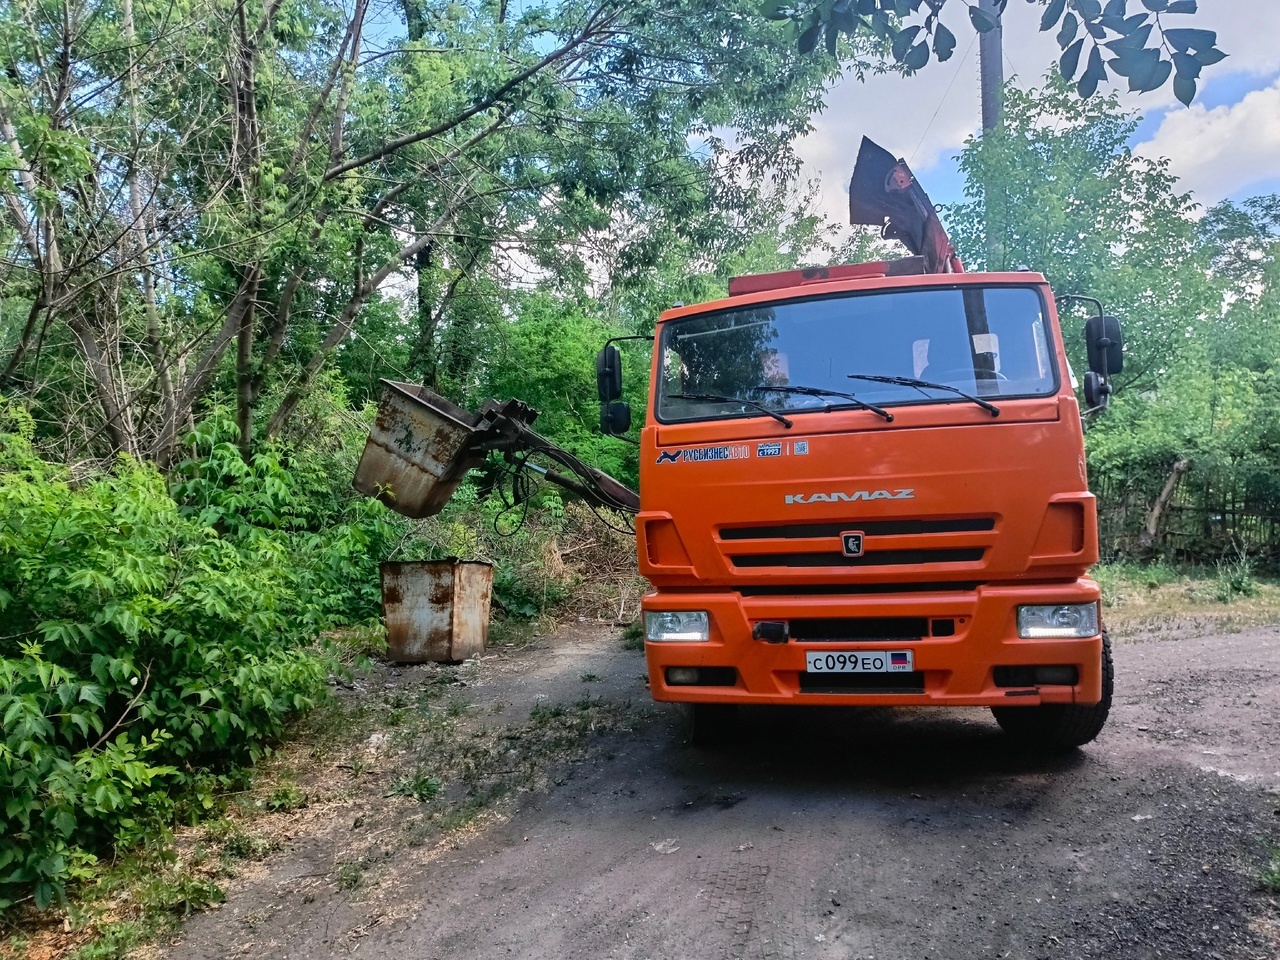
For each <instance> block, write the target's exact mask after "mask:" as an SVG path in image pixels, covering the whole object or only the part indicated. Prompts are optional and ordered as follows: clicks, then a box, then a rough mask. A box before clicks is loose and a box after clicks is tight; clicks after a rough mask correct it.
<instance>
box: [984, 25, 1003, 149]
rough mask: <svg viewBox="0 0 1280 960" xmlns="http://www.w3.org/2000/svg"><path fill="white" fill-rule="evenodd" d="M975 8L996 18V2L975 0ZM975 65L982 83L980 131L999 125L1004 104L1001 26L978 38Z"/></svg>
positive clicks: (985, 131)
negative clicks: (976, 4)
mask: <svg viewBox="0 0 1280 960" xmlns="http://www.w3.org/2000/svg"><path fill="white" fill-rule="evenodd" d="M978 9H979V10H981V11H982V12H983V13H987V14H990V15H991V16H993V17H998V16H999V12H998V11H997V9H996V0H978ZM978 62H979V70H980V76H981V84H982V132H983V133H987V132H988V131H990V130H995V129H996V128H997V127H999V126H1000V114H1001V111H1002V109H1003V105H1004V104H1003V101H1004V25H1003V24H1001V26H998V27H996V28H995V29H994V30H988V31H987V32H986V33H984V34H982V35H981V36H979V37H978Z"/></svg>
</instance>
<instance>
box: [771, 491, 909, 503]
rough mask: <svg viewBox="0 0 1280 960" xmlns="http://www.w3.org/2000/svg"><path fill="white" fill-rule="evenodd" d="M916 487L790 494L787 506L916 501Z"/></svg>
mask: <svg viewBox="0 0 1280 960" xmlns="http://www.w3.org/2000/svg"><path fill="white" fill-rule="evenodd" d="M915 498H916V491H915V487H907V488H906V489H905V490H855V491H853V493H845V492H844V491H840V490H838V491H836V492H835V493H810V494H803V493H789V494H787V506H790V505H791V504H793V503H855V502H857V501H858V500H914V499H915Z"/></svg>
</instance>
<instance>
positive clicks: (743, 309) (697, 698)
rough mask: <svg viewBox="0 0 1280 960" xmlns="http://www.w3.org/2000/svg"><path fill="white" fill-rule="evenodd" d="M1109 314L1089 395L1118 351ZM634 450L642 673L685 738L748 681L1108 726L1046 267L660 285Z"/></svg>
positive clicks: (896, 269)
mask: <svg viewBox="0 0 1280 960" xmlns="http://www.w3.org/2000/svg"><path fill="white" fill-rule="evenodd" d="M901 263H904V262H900V264H901ZM905 263H906V264H907V265H908V267H909V266H910V261H905ZM1097 319H1098V320H1099V321H1107V323H1102V324H1094V323H1093V322H1091V326H1090V336H1091V337H1092V338H1093V340H1094V341H1097V342H1091V344H1090V358H1091V363H1092V361H1093V358H1094V357H1095V356H1097V357H1099V358H1100V359H1099V362H1098V365H1099V366H1100V368H1101V369H1099V370H1097V371H1096V372H1093V373H1091V380H1090V384H1089V386H1090V388H1091V390H1092V391H1093V392H1094V393H1095V394H1096V393H1098V392H1099V384H1100V383H1105V380H1104V379H1103V378H1104V377H1105V375H1106V374H1107V373H1108V372H1109V371H1114V370H1116V369H1118V364H1119V359H1118V355H1119V346H1117V341H1118V339H1119V334H1118V330H1116V329H1115V327H1114V321H1112V320H1110V318H1097ZM1106 334H1109V335H1110V337H1109V338H1108V337H1107V336H1105V335H1106ZM1101 400H1102V401H1105V396H1102V397H1101ZM640 464H641V466H640V509H639V513H638V515H637V518H636V541H637V553H638V558H639V566H640V572H641V573H642V574H643V575H644V576H645V577H647V578H648V580H649V581H650V583H651V584H652V586H653V591H652V592H651V593H649V594H648V595H647V596H646V597H645V598H644V601H643V616H644V626H645V657H646V661H647V667H648V674H649V684H650V687H651V690H652V693H653V696H654V698H655V699H656V700H660V701H675V702H684V703H689V704H693V705H694V707H693V712H694V738H695V740H697V741H711V740H715V739H719V738H721V737H723V736H724V735H726V733H727V731H728V729H729V727H730V725H731V724H732V715H733V712H734V708H735V707H737V706H739V705H744V704H758V705H795V704H806V705H820V704H825V705H832V706H846V707H847V706H851V705H867V706H895V705H896V706H921V705H936V706H972V707H989V708H991V709H992V710H993V712H994V714H995V716H996V718H997V720H998V721H999V722H1000V724H1001V726H1002V727H1004V728H1005V729H1006V731H1007V732H1009V733H1010V734H1012V735H1015V736H1017V737H1019V738H1021V739H1023V740H1026V741H1029V742H1035V743H1038V744H1040V745H1043V746H1047V747H1063V748H1066V747H1074V746H1077V745H1080V744H1083V743H1085V742H1088V741H1089V740H1092V739H1093V738H1094V736H1096V734H1097V733H1098V731H1099V730H1100V729H1101V728H1102V725H1103V723H1104V722H1105V720H1106V716H1107V712H1108V709H1109V706H1110V699H1111V666H1110V651H1109V648H1108V646H1107V641H1106V638H1105V635H1104V632H1103V629H1102V618H1101V610H1100V603H1099V599H1100V594H1099V589H1098V585H1097V584H1096V583H1095V582H1094V581H1093V580H1091V579H1089V577H1088V571H1089V568H1090V566H1091V565H1092V564H1093V563H1095V562H1096V561H1097V559H1098V536H1097V519H1096V509H1095V503H1094V497H1093V495H1092V494H1091V493H1090V492H1089V490H1088V482H1087V477H1086V472H1085V451H1084V435H1083V430H1082V424H1081V410H1080V406H1079V404H1078V403H1077V400H1076V394H1075V378H1074V376H1073V374H1072V372H1071V370H1070V368H1069V366H1068V363H1067V354H1066V351H1065V349H1064V344H1063V338H1062V332H1061V329H1060V326H1059V322H1058V314H1057V308H1056V306H1055V302H1054V297H1053V294H1052V293H1051V291H1050V289H1049V285H1048V283H1047V282H1046V281H1045V279H1044V277H1043V276H1041V275H1039V274H1036V273H1030V272H1017V273H953V272H947V273H923V272H914V273H913V272H907V271H904V270H902V269H900V266H898V265H895V263H894V262H889V263H877V264H859V265H851V266H846V267H833V268H820V269H815V270H808V271H791V272H788V273H782V274H772V275H766V276H756V277H745V278H738V279H736V280H735V281H734V282H733V283H732V284H731V286H730V296H728V297H727V298H726V299H723V300H717V301H714V302H710V303H702V304H697V305H694V306H678V307H675V308H674V309H671V310H668V311H667V312H665V313H663V314H662V316H661V318H660V320H659V322H658V324H657V328H656V332H655V339H654V351H653V357H652V370H651V393H650V398H649V403H648V409H647V413H646V416H645V422H644V425H643V427H642V429H641V432H640Z"/></svg>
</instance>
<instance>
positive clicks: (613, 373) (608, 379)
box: [596, 344, 622, 416]
mask: <svg viewBox="0 0 1280 960" xmlns="http://www.w3.org/2000/svg"><path fill="white" fill-rule="evenodd" d="M596 390H597V391H599V393H600V402H601V403H602V404H605V405H606V406H607V405H608V404H611V403H613V402H614V401H615V400H617V399H619V398H620V397H621V396H622V354H621V353H619V352H618V348H617V347H615V346H614V345H613V344H609V345H608V346H607V347H604V348H603V349H602V350H601V351H600V352H599V353H597V354H596ZM603 415H604V414H603V412H602V413H601V416H603Z"/></svg>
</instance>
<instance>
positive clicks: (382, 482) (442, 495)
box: [354, 380, 484, 517]
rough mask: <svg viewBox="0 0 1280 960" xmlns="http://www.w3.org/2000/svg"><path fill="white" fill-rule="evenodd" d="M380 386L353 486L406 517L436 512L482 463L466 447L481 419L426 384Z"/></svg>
mask: <svg viewBox="0 0 1280 960" xmlns="http://www.w3.org/2000/svg"><path fill="white" fill-rule="evenodd" d="M382 384H383V391H382V398H381V399H380V400H379V402H378V416H377V419H376V420H375V422H374V425H373V428H372V429H371V430H370V431H369V439H368V440H367V441H366V442H365V445H364V453H363V454H362V455H361V457H360V465H359V466H358V467H357V468H356V476H355V484H354V485H355V488H356V489H357V490H359V491H360V492H361V493H363V494H366V495H367V496H371V497H377V498H378V499H379V500H381V501H382V502H383V503H385V504H386V505H387V506H389V507H390V508H391V509H392V510H395V511H396V512H397V513H401V514H403V515H405V516H406V517H430V516H434V515H435V514H437V513H439V512H440V511H441V510H442V509H443V508H444V505H445V504H446V503H448V502H449V498H450V497H451V496H453V491H454V490H456V489H457V487H458V484H459V483H460V482H461V481H462V478H463V477H464V476H466V473H467V471H468V470H469V469H470V468H471V467H474V466H479V465H480V464H481V463H483V462H484V454H483V453H482V452H474V451H471V450H470V449H469V447H468V445H469V444H470V443H471V440H472V437H473V436H474V435H475V430H476V425H477V424H478V423H479V418H478V417H477V416H476V415H475V414H473V413H468V412H467V411H466V410H463V409H462V408H461V407H458V406H455V405H454V404H452V403H450V402H449V401H448V400H446V399H444V397H441V396H439V395H438V394H435V393H432V392H431V391H430V390H428V389H427V388H426V387H421V386H417V385H416V384H412V383H394V382H392V381H390V380H384V381H382Z"/></svg>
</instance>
